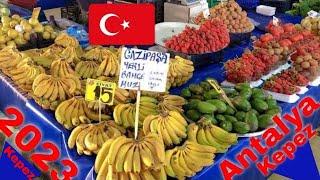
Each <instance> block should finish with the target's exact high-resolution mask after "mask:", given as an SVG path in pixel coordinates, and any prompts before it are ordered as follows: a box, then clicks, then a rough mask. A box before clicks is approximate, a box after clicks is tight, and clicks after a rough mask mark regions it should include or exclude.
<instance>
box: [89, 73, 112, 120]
mask: <svg viewBox="0 0 320 180" xmlns="http://www.w3.org/2000/svg"><path fill="white" fill-rule="evenodd" d="M116 87H117V85H116V83H113V82H107V81H101V80H97V79H87V84H86V93H85V100H86V101H98V102H99V122H101V103H103V104H107V105H109V106H111V105H113V101H114V94H115V90H116Z"/></svg>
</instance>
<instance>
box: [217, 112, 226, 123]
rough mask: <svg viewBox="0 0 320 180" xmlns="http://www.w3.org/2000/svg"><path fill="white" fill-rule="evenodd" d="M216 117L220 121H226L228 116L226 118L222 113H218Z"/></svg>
mask: <svg viewBox="0 0 320 180" xmlns="http://www.w3.org/2000/svg"><path fill="white" fill-rule="evenodd" d="M216 119H217V120H218V121H219V122H222V121H226V118H225V117H224V116H223V115H222V114H217V115H216Z"/></svg>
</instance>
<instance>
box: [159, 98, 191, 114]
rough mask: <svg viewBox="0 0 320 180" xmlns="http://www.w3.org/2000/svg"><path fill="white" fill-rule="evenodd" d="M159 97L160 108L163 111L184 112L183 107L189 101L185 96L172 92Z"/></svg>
mask: <svg viewBox="0 0 320 180" xmlns="http://www.w3.org/2000/svg"><path fill="white" fill-rule="evenodd" d="M159 99H160V100H159V109H160V110H161V111H162V112H166V111H179V112H180V113H183V108H182V107H183V105H185V104H186V103H187V101H186V100H185V99H184V98H183V97H181V96H177V95H170V94H167V95H163V96H160V97H159Z"/></svg>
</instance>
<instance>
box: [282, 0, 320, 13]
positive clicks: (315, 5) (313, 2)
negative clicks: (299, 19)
mask: <svg viewBox="0 0 320 180" xmlns="http://www.w3.org/2000/svg"><path fill="white" fill-rule="evenodd" d="M292 7H293V8H292V9H291V10H289V11H287V12H286V13H288V14H291V15H301V16H303V17H306V16H307V15H308V12H309V11H311V10H314V11H316V12H319V11H320V2H319V1H318V0H301V1H299V2H297V3H293V4H292Z"/></svg>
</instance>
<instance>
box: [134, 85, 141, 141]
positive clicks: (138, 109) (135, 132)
mask: <svg viewBox="0 0 320 180" xmlns="http://www.w3.org/2000/svg"><path fill="white" fill-rule="evenodd" d="M140 97H141V90H140V86H139V89H138V91H137V102H136V114H135V118H134V139H137V138H138V129H139V112H140Z"/></svg>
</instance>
